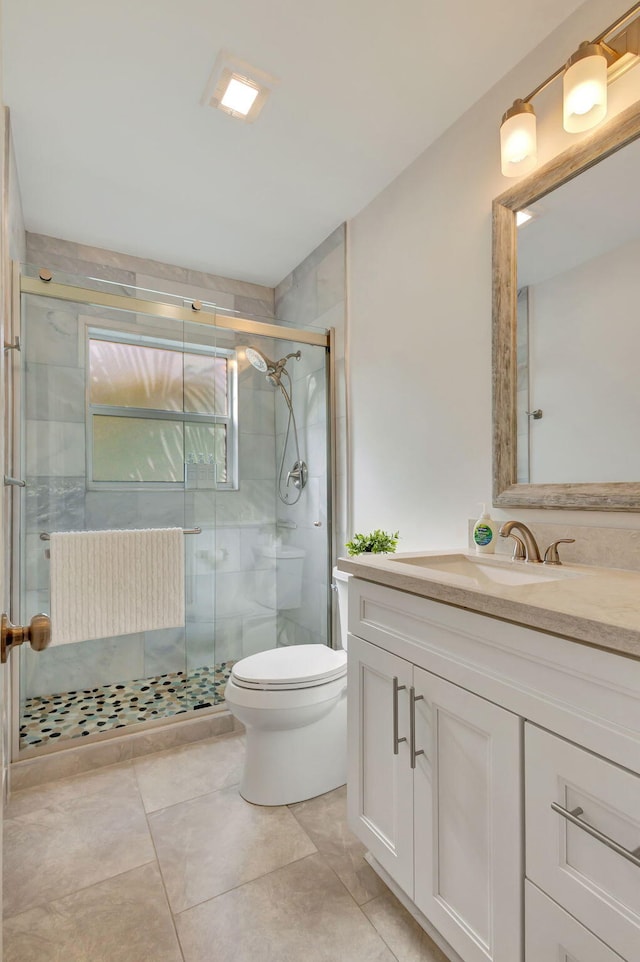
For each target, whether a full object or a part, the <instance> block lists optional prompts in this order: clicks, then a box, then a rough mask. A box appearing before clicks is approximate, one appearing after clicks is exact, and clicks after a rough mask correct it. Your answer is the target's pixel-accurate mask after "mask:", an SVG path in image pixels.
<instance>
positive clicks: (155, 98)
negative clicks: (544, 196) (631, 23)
mask: <svg viewBox="0 0 640 962" xmlns="http://www.w3.org/2000/svg"><path fill="white" fill-rule="evenodd" d="M580 3H581V0H484V2H483V3H478V2H477V0H439V2H436V0H402V2H401V3H395V4H394V3H389V0H323V2H322V3H318V2H315V3H311V2H310V0H268V2H265V0H262V2H261V0H233V2H227V3H222V2H220V0H180V2H179V3H176V0H110V2H109V3H108V4H98V3H87V0H57V2H55V3H52V2H51V0H3V13H2V17H3V36H4V50H3V60H4V99H5V103H7V104H8V105H9V107H10V108H11V114H12V124H13V132H14V138H15V145H16V154H17V161H18V172H19V179H20V186H21V191H22V199H23V206H24V212H25V220H26V225H27V228H28V229H29V230H31V231H36V232H38V233H43V234H51V235H54V236H58V237H63V238H65V239H67V240H73V241H77V242H80V243H85V244H91V245H96V246H100V247H106V248H108V249H111V250H119V251H124V252H127V253H130V254H136V255H139V256H143V257H151V258H154V259H156V260H161V261H165V262H168V263H172V264H178V265H181V266H185V267H191V268H194V269H198V270H205V271H210V272H212V273H217V274H223V275H227V276H230V277H236V278H240V279H244V280H250V281H254V282H256V283H262V284H267V285H269V286H273V285H275V284H276V283H278V282H279V281H280V280H281V279H282V278H283V277H284V276H286V275H287V274H288V273H289V271H291V270H292V269H293V268H294V267H295V266H296V265H297V264H298V263H299V262H300V261H301V260H302V259H303V258H304V257H305V256H306V255H307V254H308V253H309V252H310V251H312V250H313V249H314V248H315V247H316V246H317V245H318V244H319V243H320V242H321V241H322V240H323V239H324V238H325V237H326V236H327V235H328V234H329V233H330V232H331V231H332V230H333V229H334V228H335V227H336V226H337V225H338V224H340V223H341V222H342V221H344V220H346V219H347V218H349V217H351V216H353V215H354V214H356V213H357V212H358V211H359V210H360V209H361V208H362V207H363V206H365V205H366V204H367V203H368V201H370V200H371V199H372V198H373V197H374V196H375V195H376V194H377V193H378V192H379V191H380V190H382V188H383V187H385V186H386V185H387V184H388V183H389V182H390V181H391V180H393V178H394V177H395V176H396V175H397V174H399V173H400V171H401V170H403V169H404V168H405V167H406V166H407V165H408V164H410V163H411V162H412V161H413V160H414V159H415V158H416V157H417V156H418V155H419V154H420V153H421V152H422V151H423V150H424V149H425V148H426V147H427V146H428V145H429V144H430V143H432V142H433V141H434V140H435V139H436V138H437V137H438V136H439V135H440V134H441V133H442V132H443V131H444V130H445V129H446V128H447V127H448V126H449V125H450V124H451V123H452V122H453V121H454V120H455V119H456V118H457V117H459V116H460V115H461V114H462V113H463V112H464V111H465V110H466V109H467V108H468V107H470V106H471V105H472V104H473V103H474V102H475V101H476V100H477V99H478V98H479V97H480V96H482V94H483V93H484V92H485V91H486V90H488V89H489V87H491V86H492V85H493V84H494V83H495V82H496V81H497V80H498V79H499V78H500V77H501V76H503V75H504V74H505V73H506V72H507V71H508V70H509V69H511V67H513V66H514V65H515V64H516V63H518V61H519V60H521V59H522V57H523V56H524V55H525V54H526V53H527V52H528V51H529V50H531V49H532V48H533V47H534V46H535V45H536V44H537V43H539V42H540V41H541V40H542V39H543V38H544V37H545V36H546V35H547V34H548V33H549V32H550V31H551V30H553V29H554V28H555V26H556V25H557V24H558V23H560V22H561V21H562V20H563V19H564V18H565V17H567V16H568V15H569V14H570V13H571V12H572V11H573V10H574V9H576V8H577V7H578V6H579V5H580ZM454 35H455V47H452V44H451V38H453V37H454ZM222 48H226V49H228V50H229V51H230V52H231V53H233V54H234V55H236V56H237V57H239V58H241V59H244V60H247V61H249V62H250V63H251V64H253V65H254V66H256V67H258V68H260V69H261V70H263V71H266V72H267V73H269V74H272V75H275V76H277V77H278V78H279V80H280V83H279V84H278V86H277V87H276V89H275V91H274V92H273V93H272V95H271V97H270V98H269V100H268V101H267V104H266V106H265V108H264V110H263V112H262V114H261V115H260V117H259V118H258V120H257V121H256V122H255V123H254V124H246V123H243V122H241V121H238V120H235V119H233V118H231V117H229V116H227V115H226V114H224V113H222V112H220V111H217V110H213V109H212V108H209V107H202V106H201V103H200V101H201V98H202V95H203V93H204V89H205V86H206V84H207V81H208V78H209V74H210V72H211V69H212V67H213V64H214V61H215V58H216V56H217V54H218V52H219V51H220V50H221V49H222ZM497 120H498V118H496V121H497ZM496 137H497V127H496Z"/></svg>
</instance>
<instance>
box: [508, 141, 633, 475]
mask: <svg viewBox="0 0 640 962" xmlns="http://www.w3.org/2000/svg"><path fill="white" fill-rule="evenodd" d="M638 171H640V140H636V141H634V142H632V143H630V144H628V145H627V146H625V147H623V148H622V149H620V150H618V151H617V152H616V153H614V154H612V155H610V156H609V157H607V158H606V159H604V160H602V161H601V162H600V163H597V164H595V165H594V166H592V167H590V168H589V169H588V170H585V171H583V172H582V173H581V174H580V176H578V177H575V178H574V179H573V180H570V181H568V182H567V183H565V184H563V185H562V186H560V187H558V188H557V189H555V190H553V191H551V192H550V193H548V194H546V195H545V196H544V197H543V198H542V199H541V200H539V201H537V202H536V203H534V204H532V205H531V206H530V207H527V208H526V211H525V214H530V215H531V216H530V219H528V220H527V221H526V222H524V223H522V224H520V226H519V227H518V230H517V251H518V263H517V284H518V318H517V349H518V380H517V423H518V432H517V433H518V438H517V473H518V479H517V480H518V483H520V484H523V483H533V484H548V483H570V482H574V483H575V482H599V483H604V482H612V481H616V482H619V481H638V480H640V445H639V444H638V431H639V428H640V377H639V371H640V190H638ZM518 220H523V215H522V213H520V214H519V215H518Z"/></svg>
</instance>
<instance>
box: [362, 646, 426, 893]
mask: <svg viewBox="0 0 640 962" xmlns="http://www.w3.org/2000/svg"><path fill="white" fill-rule="evenodd" d="M348 658H349V661H348V673H349V697H348V700H347V706H348V719H349V721H348V750H349V754H348V778H347V785H348V789H347V796H348V811H349V824H350V827H351V829H352V831H354V832H355V834H356V835H357V836H358V837H359V838H360V840H361V841H362V842H363V843H364V844H365V845H366V846H367V848H368V849H369V851H370V852H371V854H372V855H373V856H374V857H375V858H376V859H377V860H378V861H379V862H380V864H381V865H382V866H383V867H384V868H385V869H386V870H387V872H388V873H389V874H390V875H391V877H392V878H393V879H395V881H396V882H397V883H398V885H399V886H400V887H401V888H402V889H403V891H405V892H406V893H407V894H408V895H409V896H410V897H411V898H413V773H412V771H411V767H410V764H409V748H408V738H409V709H408V703H409V701H408V696H409V689H410V687H411V684H412V673H413V668H412V665H410V664H409V662H407V661H404V660H403V659H402V658H398V657H397V656H395V655H391V654H389V653H388V652H386V651H383V650H382V649H381V648H377V647H376V646H375V645H371V644H369V642H366V641H362V640H361V639H360V638H356V637H354V636H353V635H349V652H348ZM394 678H395V679H396V680H397V681H396V685H395V686H394ZM395 688H397V689H399V690H397V691H394V689H395ZM396 717H397V727H396V724H395V721H394V719H395V718H396ZM394 730H395V731H396V733H397V737H398V738H399V739H402V741H400V742H399V744H398V746H397V754H396V753H395V752H394Z"/></svg>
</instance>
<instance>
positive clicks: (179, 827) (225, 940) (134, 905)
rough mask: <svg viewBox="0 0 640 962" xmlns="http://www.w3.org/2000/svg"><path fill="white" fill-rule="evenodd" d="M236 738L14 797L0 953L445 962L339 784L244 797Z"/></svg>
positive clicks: (34, 958)
mask: <svg viewBox="0 0 640 962" xmlns="http://www.w3.org/2000/svg"><path fill="white" fill-rule="evenodd" d="M243 751H244V744H243V735H242V734H238V733H232V734H229V735H225V736H221V737H218V738H215V739H210V740H208V741H201V742H197V743H195V744H191V745H186V746H183V747H180V748H175V749H171V750H169V751H164V752H159V753H157V754H155V755H148V756H146V757H144V758H139V759H136V760H134V761H129V762H125V763H123V764H120V765H114V766H112V767H110V768H104V769H100V770H97V771H94V772H91V773H89V774H84V775H77V776H75V777H73V778H67V779H63V780H60V781H57V782H50V783H49V784H48V785H44V786H40V787H37V788H31V789H26V790H24V791H21V792H18V793H16V794H15V795H14V796H13V798H12V799H11V801H10V803H9V807H8V809H7V811H6V813H5V815H6V817H5V823H4V830H5V842H4V846H5V847H4V866H5V881H4V899H5V924H4V962H255V960H259V962H446V959H445V956H444V955H443V954H442V953H441V952H440V951H439V950H438V949H437V948H436V946H434V944H433V943H432V942H431V940H430V939H429V938H428V936H427V935H426V934H425V933H424V932H423V931H422V930H421V929H420V928H419V926H418V925H417V924H416V923H415V922H414V921H413V919H411V917H410V916H409V915H408V914H407V912H406V911H405V910H404V909H403V908H402V906H401V905H400V903H399V902H398V901H397V900H396V899H395V898H394V896H393V895H392V894H391V893H390V892H389V890H388V889H387V888H386V886H385V885H384V884H383V883H382V882H381V881H380V879H379V878H378V877H377V875H376V874H375V873H374V872H373V870H372V869H371V868H370V867H369V865H368V864H367V863H366V862H365V861H364V859H363V857H362V856H363V853H364V849H363V848H362V846H361V845H360V843H359V842H358V841H357V840H356V839H355V838H354V836H353V835H351V833H350V832H349V830H348V829H347V827H346V821H345V803H346V792H345V789H343V788H342V789H338V790H337V791H335V792H331V793H329V794H328V795H323V796H320V797H319V798H316V799H311V800H310V801H307V802H300V803H299V804H297V805H289V806H282V807H280V808H260V807H257V806H254V805H249V804H248V803H247V802H245V801H243V799H242V798H241V797H240V795H239V794H238V789H237V784H238V779H239V775H240V771H241V765H242V759H243Z"/></svg>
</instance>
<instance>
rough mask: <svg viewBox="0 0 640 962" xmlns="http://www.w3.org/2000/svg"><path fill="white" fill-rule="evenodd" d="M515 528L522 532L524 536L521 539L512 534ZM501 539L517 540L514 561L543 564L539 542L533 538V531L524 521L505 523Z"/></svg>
mask: <svg viewBox="0 0 640 962" xmlns="http://www.w3.org/2000/svg"><path fill="white" fill-rule="evenodd" d="M514 528H515V529H516V531H519V532H520V534H521V535H522V537H521V538H520V537H518V535H516V534H512V531H513V529H514ZM500 537H501V538H508V537H511V538H513V539H514V540H515V542H516V546H515V549H514V552H513V560H514V561H520V560H524V561H530V562H533V563H534V564H541V562H542V558H541V557H540V549H539V548H538V542H537V541H536V539H535V537H534V536H533V531H531V529H530V528H527V526H526V524H524V523H523V522H522V521H505V523H504V524H503V525H502V527H501V528H500Z"/></svg>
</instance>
